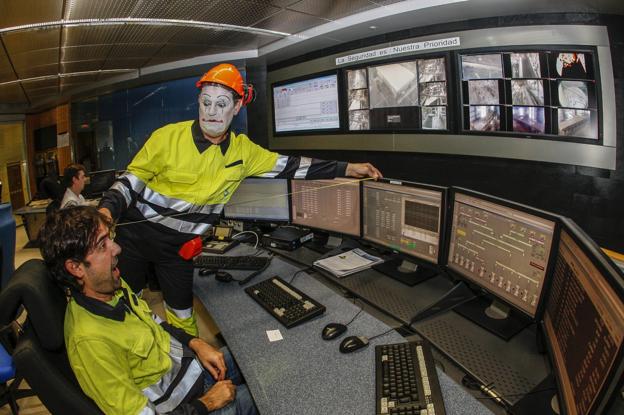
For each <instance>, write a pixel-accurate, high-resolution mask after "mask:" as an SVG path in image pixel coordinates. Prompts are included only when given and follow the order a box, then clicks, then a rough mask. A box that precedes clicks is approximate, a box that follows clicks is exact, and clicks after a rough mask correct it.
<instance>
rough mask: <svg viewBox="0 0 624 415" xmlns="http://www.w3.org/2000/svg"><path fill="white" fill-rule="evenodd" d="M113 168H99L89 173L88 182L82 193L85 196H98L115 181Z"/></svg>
mask: <svg viewBox="0 0 624 415" xmlns="http://www.w3.org/2000/svg"><path fill="white" fill-rule="evenodd" d="M116 177H117V176H116V173H115V170H100V171H94V172H91V173H89V183H88V184H87V185H86V186H85V189H84V190H83V192H82V193H83V194H84V196H85V197H86V198H94V197H100V196H102V194H103V193H104V192H105V191H107V190H108V189H109V188H110V187H111V186H112V185H113V183H114V182H115V178H116Z"/></svg>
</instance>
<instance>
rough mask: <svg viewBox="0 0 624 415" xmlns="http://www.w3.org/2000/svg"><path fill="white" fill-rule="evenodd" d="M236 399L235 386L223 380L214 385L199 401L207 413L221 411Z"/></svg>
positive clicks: (229, 381)
mask: <svg viewBox="0 0 624 415" xmlns="http://www.w3.org/2000/svg"><path fill="white" fill-rule="evenodd" d="M234 398H236V386H235V385H234V384H233V383H232V381H231V380H223V381H220V382H217V383H215V384H214V385H213V386H212V388H210V389H209V390H208V392H206V393H205V394H204V395H203V396H202V397H201V398H199V400H200V401H201V402H202V403H203V404H204V405H205V406H206V409H208V411H210V412H212V411H216V410H217V409H221V408H223V407H224V406H226V405H227V404H229V403H230V402H232V401H233V400H234Z"/></svg>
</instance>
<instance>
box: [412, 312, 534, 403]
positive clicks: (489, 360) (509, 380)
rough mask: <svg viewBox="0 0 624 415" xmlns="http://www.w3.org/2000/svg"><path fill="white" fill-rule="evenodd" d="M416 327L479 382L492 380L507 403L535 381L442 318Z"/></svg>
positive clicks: (514, 399) (502, 352) (520, 395)
mask: <svg viewBox="0 0 624 415" xmlns="http://www.w3.org/2000/svg"><path fill="white" fill-rule="evenodd" d="M417 330H418V331H419V332H420V333H422V335H423V336H424V337H426V338H427V339H428V340H429V341H431V342H432V343H434V344H435V345H436V346H437V347H438V348H439V349H440V350H441V351H443V352H444V353H446V354H447V355H448V356H449V357H450V358H451V359H452V360H454V361H455V362H461V364H462V366H464V368H465V369H466V370H467V371H468V372H470V373H472V374H473V375H475V376H476V377H478V378H479V379H480V380H481V381H482V382H484V383H486V384H487V383H489V382H492V385H493V388H494V389H495V390H496V391H497V392H498V393H499V394H500V395H503V396H508V398H507V399H506V400H507V401H509V402H510V403H515V402H516V401H517V400H518V399H519V398H521V397H522V395H523V394H526V393H527V392H529V391H530V390H531V389H532V388H533V387H534V386H535V384H533V383H532V382H531V381H530V380H529V379H527V378H526V377H525V376H523V375H522V374H520V373H518V372H517V371H516V370H515V369H514V368H513V367H511V366H510V365H508V364H507V363H506V362H505V360H503V358H504V357H505V356H506V355H505V353H504V351H501V353H500V354H493V353H491V352H490V351H489V350H487V349H485V348H483V347H481V346H480V345H478V344H476V343H474V342H473V341H472V340H471V339H468V338H466V337H465V336H462V334H461V333H459V332H458V330H457V328H456V327H454V326H452V325H450V324H448V323H447V322H446V321H444V320H441V319H433V320H430V321H428V322H424V323H421V324H418V326H417Z"/></svg>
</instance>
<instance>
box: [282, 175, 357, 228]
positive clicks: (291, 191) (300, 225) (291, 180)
mask: <svg viewBox="0 0 624 415" xmlns="http://www.w3.org/2000/svg"><path fill="white" fill-rule="evenodd" d="M335 179H346V180H349V181H350V182H352V183H353V182H357V185H358V198H359V202H360V208H359V209H358V212H357V213H358V215H360V226H359V227H358V234H351V233H344V232H339V231H336V230H333V229H326V228H320V227H317V226H309V225H307V224H301V223H296V222H295V217H294V215H293V211H292V209H293V203H292V198H293V186H292V182H293V181H295V180H296V181H302V182H303V181H306V182H314V181H319V180H335ZM288 183H289V186H290V187H289V188H290V192H289V194H290V197H289V200H290V219H291V222H290V223H291V224H293V225H295V226H298V227H300V228H306V229H311V230H318V231H320V232H325V233H327V234H330V235H338V236H348V237H355V238H361V237H362V183H361V180H359V179H354V178H352V177H336V178H334V179H312V180H307V179H290V180H289V181H288Z"/></svg>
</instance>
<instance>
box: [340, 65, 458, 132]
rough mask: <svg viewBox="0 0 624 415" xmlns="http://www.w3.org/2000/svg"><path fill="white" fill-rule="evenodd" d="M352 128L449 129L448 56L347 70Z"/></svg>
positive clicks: (354, 129)
mask: <svg viewBox="0 0 624 415" xmlns="http://www.w3.org/2000/svg"><path fill="white" fill-rule="evenodd" d="M347 88H348V91H347V96H348V112H349V130H350V131H358V130H401V129H403V130H406V129H424V130H445V129H447V119H446V116H447V112H446V109H447V103H448V100H447V95H448V91H447V83H446V58H444V57H440V58H432V59H415V60H410V61H405V62H397V63H391V64H385V65H376V66H369V67H367V68H361V69H351V70H347Z"/></svg>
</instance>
